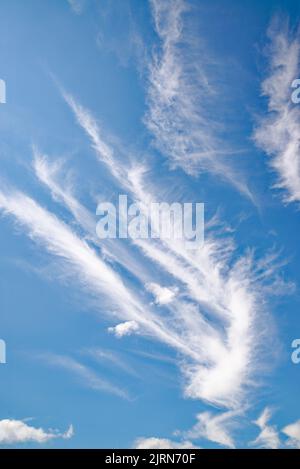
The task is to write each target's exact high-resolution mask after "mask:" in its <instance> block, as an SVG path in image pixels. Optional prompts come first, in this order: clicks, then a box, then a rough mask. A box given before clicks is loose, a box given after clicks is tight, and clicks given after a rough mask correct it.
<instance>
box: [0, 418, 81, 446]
mask: <svg viewBox="0 0 300 469" xmlns="http://www.w3.org/2000/svg"><path fill="white" fill-rule="evenodd" d="M73 435H74V429H73V426H72V425H70V427H69V428H68V430H67V431H66V432H65V433H59V432H57V431H55V430H49V431H46V430H43V429H42V428H36V427H33V426H31V425H28V424H27V423H25V422H23V421H22V420H10V419H3V420H0V444H2V445H9V444H15V443H27V442H35V443H46V442H47V441H49V440H52V439H54V438H64V439H69V438H72V436H73Z"/></svg>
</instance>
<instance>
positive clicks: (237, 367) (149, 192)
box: [67, 94, 280, 408]
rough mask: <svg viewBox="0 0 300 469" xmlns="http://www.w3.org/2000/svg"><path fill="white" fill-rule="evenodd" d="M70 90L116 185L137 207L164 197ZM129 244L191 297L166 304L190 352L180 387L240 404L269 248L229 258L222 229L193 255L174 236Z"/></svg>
mask: <svg viewBox="0 0 300 469" xmlns="http://www.w3.org/2000/svg"><path fill="white" fill-rule="evenodd" d="M68 96H69V98H68V99H67V103H68V104H69V105H70V107H71V109H72V111H73V112H74V114H75V117H76V120H77V122H78V123H79V124H80V125H81V127H82V128H83V130H85V132H86V133H87V134H88V135H89V137H90V139H91V143H92V147H93V148H94V150H95V152H96V154H97V156H98V158H99V160H100V161H101V162H102V163H104V164H105V165H106V166H107V168H108V169H109V170H110V171H111V174H112V176H113V177H114V178H115V181H116V183H118V184H119V185H120V188H122V189H123V188H124V187H126V188H128V191H129V195H130V196H131V197H132V199H133V200H134V201H136V202H138V203H139V204H140V206H141V208H142V209H143V207H146V206H147V204H149V203H150V202H153V201H155V200H159V199H161V200H163V197H164V195H163V193H161V189H160V188H159V187H156V186H155V184H154V186H153V183H152V186H151V184H149V183H148V182H147V172H146V171H145V168H144V167H143V166H141V165H140V164H139V163H138V164H135V163H134V161H131V164H130V165H128V162H127V161H126V160H125V161H123V160H121V159H119V158H118V153H117V151H115V150H114V149H113V148H111V147H110V145H109V144H108V143H107V142H105V141H103V136H101V135H100V134H99V133H98V130H97V125H96V121H95V119H94V118H93V116H92V115H91V113H90V112H89V111H88V110H87V109H85V110H84V112H82V109H83V107H82V106H81V105H79V104H78V103H76V101H75V99H74V98H73V97H71V96H70V95H69V94H68ZM91 128H92V129H93V132H91V131H90V129H91ZM102 148H105V152H104V153H103V151H102ZM107 154H108V155H109V158H108V157H107ZM160 194H161V196H160ZM133 243H134V245H135V246H137V247H138V248H139V249H140V251H141V254H142V255H143V256H146V257H147V258H148V259H149V260H151V261H152V263H153V265H155V266H156V268H158V269H159V270H162V271H164V272H165V273H166V274H167V275H169V276H170V277H173V279H176V281H177V282H178V283H176V287H178V289H179V292H184V293H185V294H188V296H189V297H190V299H192V300H193V302H194V304H187V303H185V302H182V301H181V300H179V299H178V300H176V301H175V302H172V304H171V305H170V304H169V305H168V309H169V311H170V319H169V318H168V317H165V318H166V319H165V320H167V319H168V326H167V327H169V330H173V329H174V328H175V330H176V335H177V334H178V335H179V336H180V337H181V340H182V341H183V342H184V343H186V344H189V347H190V348H191V349H192V350H193V353H192V354H190V355H189V356H190V358H191V357H193V358H192V360H191V361H190V360H189V359H188V360H187V361H183V362H181V365H180V366H181V369H182V370H183V372H184V375H185V378H186V385H185V394H186V395H187V396H189V397H192V398H198V399H203V400H205V401H208V402H211V403H214V404H217V405H223V406H226V407H229V408H230V407H231V408H235V407H238V406H240V405H241V401H242V400H243V396H244V395H245V392H246V389H247V388H248V387H249V386H251V380H252V374H253V372H254V370H255V368H256V364H257V363H256V357H255V353H256V351H257V350H259V345H258V344H259V343H260V344H261V343H262V336H263V330H264V328H263V322H264V321H263V316H264V314H265V309H264V308H262V304H263V302H262V301H261V298H262V297H264V298H265V297H266V296H267V295H268V293H269V292H270V288H268V283H269V286H270V285H272V284H273V285H274V282H275V283H276V282H277V281H278V282H279V283H280V281H279V279H277V278H276V271H277V266H276V262H275V260H274V258H273V257H272V256H271V255H267V256H266V258H264V259H255V256H254V254H253V252H251V251H249V252H248V253H246V254H245V255H244V256H240V257H239V258H237V259H236V260H235V261H234V262H232V258H233V257H235V258H236V255H235V250H236V247H235V244H234V242H233V240H232V239H230V238H228V236H227V233H226V235H225V236H224V235H221V236H212V235H210V236H208V235H207V236H206V240H205V243H204V245H203V246H202V248H201V249H200V250H198V251H197V253H193V254H191V252H189V251H188V250H186V249H185V247H184V245H183V243H181V242H180V241H178V242H176V243H174V242H168V241H166V240H157V242H155V241H153V240H152V242H149V241H148V240H135V241H134V242H133ZM255 265H256V267H255ZM158 314H159V313H158ZM174 318H175V321H174ZM170 320H171V322H170ZM219 321H221V322H219ZM137 322H138V321H137ZM177 322H178V324H180V330H177V327H176V323H177ZM220 324H223V325H224V328H223V327H220ZM184 355H185V354H184Z"/></svg>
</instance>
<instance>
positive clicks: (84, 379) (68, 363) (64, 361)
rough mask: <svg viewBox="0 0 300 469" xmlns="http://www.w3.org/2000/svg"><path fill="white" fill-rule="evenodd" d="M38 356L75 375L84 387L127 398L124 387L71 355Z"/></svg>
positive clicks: (52, 354)
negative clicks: (113, 382)
mask: <svg viewBox="0 0 300 469" xmlns="http://www.w3.org/2000/svg"><path fill="white" fill-rule="evenodd" d="M40 358H41V359H42V360H43V361H44V362H45V363H47V364H48V365H51V366H54V367H57V368H62V369H64V370H66V371H68V372H69V373H70V374H72V375H74V376H75V377H77V378H78V379H79V381H80V383H82V385H83V386H85V387H88V388H90V389H93V390H94V391H100V392H106V393H109V394H114V395H115V396H118V397H121V398H123V399H129V394H128V392H127V391H126V390H125V389H123V388H121V387H120V386H117V385H115V384H112V383H111V382H110V381H108V380H107V379H106V378H104V377H102V376H100V375H99V374H97V373H96V372H95V371H93V370H92V369H91V368H89V367H88V366H86V365H84V364H83V363H80V362H79V361H78V360H75V359H74V358H72V357H69V356H65V355H57V354H54V353H48V354H43V355H40Z"/></svg>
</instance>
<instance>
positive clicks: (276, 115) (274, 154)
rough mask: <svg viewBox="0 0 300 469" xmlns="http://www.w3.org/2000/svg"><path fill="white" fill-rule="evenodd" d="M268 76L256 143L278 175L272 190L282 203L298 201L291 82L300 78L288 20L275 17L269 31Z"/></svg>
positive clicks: (298, 46) (299, 41) (298, 48)
mask: <svg viewBox="0 0 300 469" xmlns="http://www.w3.org/2000/svg"><path fill="white" fill-rule="evenodd" d="M268 38H269V46H268V48H267V58H268V61H269V70H268V75H267V77H266V78H265V80H264V81H263V83H262V95H263V96H265V97H266V98H267V99H268V113H267V114H265V115H264V116H262V117H261V118H260V119H259V120H258V123H257V127H256V129H255V132H254V140H255V142H256V144H257V145H258V146H259V147H260V148H262V149H263V150H264V151H265V152H266V153H267V154H268V155H269V156H270V165H271V167H272V168H273V170H274V171H275V173H276V174H277V178H278V181H277V183H276V184H274V187H275V188H277V189H281V192H282V199H283V201H284V202H285V203H290V202H299V201H300V149H299V125H300V108H299V105H297V104H293V103H292V100H291V95H292V92H293V89H292V83H293V81H294V80H295V79H297V78H298V77H299V73H300V67H299V59H300V37H299V31H298V30H297V31H293V30H292V28H290V27H289V22H288V19H285V20H282V19H281V18H280V17H277V18H275V19H274V20H273V22H272V24H271V26H270V28H269V31H268Z"/></svg>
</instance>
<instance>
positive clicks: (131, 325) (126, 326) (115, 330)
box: [108, 321, 139, 339]
mask: <svg viewBox="0 0 300 469" xmlns="http://www.w3.org/2000/svg"><path fill="white" fill-rule="evenodd" d="M138 329H139V326H138V324H137V323H136V322H135V321H126V322H121V323H120V324H117V325H116V326H113V327H109V328H108V332H110V333H112V334H114V335H115V336H116V337H118V338H119V339H120V338H121V337H124V336H126V335H131V334H133V333H134V332H136V331H138Z"/></svg>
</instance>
